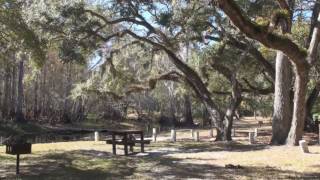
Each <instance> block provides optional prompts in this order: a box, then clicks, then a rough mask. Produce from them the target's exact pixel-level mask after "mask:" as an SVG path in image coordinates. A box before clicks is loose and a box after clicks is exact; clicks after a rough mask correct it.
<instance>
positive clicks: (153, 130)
mask: <svg viewBox="0 0 320 180" xmlns="http://www.w3.org/2000/svg"><path fill="white" fill-rule="evenodd" d="M152 141H153V142H156V141H157V128H153V129H152Z"/></svg>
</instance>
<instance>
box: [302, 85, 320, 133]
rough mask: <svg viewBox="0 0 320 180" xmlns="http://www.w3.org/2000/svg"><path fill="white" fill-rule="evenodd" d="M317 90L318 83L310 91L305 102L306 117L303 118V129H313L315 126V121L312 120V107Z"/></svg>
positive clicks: (319, 90)
mask: <svg viewBox="0 0 320 180" xmlns="http://www.w3.org/2000/svg"><path fill="white" fill-rule="evenodd" d="M319 92H320V83H317V84H316V86H315V87H314V88H313V90H312V91H311V93H310V95H309V97H308V99H307V103H306V119H305V125H304V130H306V131H314V130H316V128H317V127H315V123H314V122H313V117H312V108H313V106H314V104H315V103H316V101H317V98H318V96H319Z"/></svg>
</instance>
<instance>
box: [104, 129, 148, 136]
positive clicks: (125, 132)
mask: <svg viewBox="0 0 320 180" xmlns="http://www.w3.org/2000/svg"><path fill="white" fill-rule="evenodd" d="M109 132H110V133H113V134H119V135H122V134H141V133H143V131H142V130H110V131H109Z"/></svg>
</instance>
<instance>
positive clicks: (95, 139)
mask: <svg viewBox="0 0 320 180" xmlns="http://www.w3.org/2000/svg"><path fill="white" fill-rule="evenodd" d="M94 141H95V142H98V141H99V132H98V131H95V132H94Z"/></svg>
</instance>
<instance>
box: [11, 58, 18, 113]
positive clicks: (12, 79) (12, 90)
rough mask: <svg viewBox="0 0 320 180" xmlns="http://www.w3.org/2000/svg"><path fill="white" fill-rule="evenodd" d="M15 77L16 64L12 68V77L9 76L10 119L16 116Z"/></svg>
mask: <svg viewBox="0 0 320 180" xmlns="http://www.w3.org/2000/svg"><path fill="white" fill-rule="evenodd" d="M16 76H17V68H16V64H13V67H12V75H11V103H10V106H11V108H10V117H11V118H15V115H16V103H17V100H16V89H17V88H16V84H17V80H16Z"/></svg>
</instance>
